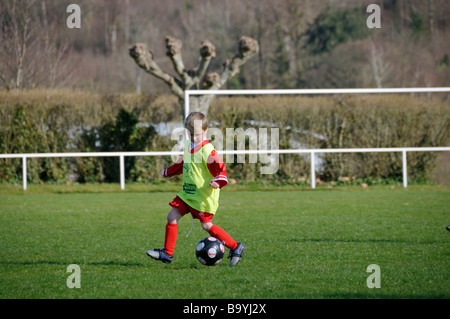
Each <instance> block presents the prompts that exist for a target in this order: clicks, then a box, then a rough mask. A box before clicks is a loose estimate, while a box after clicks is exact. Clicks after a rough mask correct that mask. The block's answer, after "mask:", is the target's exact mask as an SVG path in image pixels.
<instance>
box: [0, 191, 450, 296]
mask: <svg viewBox="0 0 450 319" xmlns="http://www.w3.org/2000/svg"><path fill="white" fill-rule="evenodd" d="M174 195H175V192H148V193H146V192H127V191H122V192H121V191H117V192H105V193H93V192H91V193H61V194H57V193H52V192H47V193H45V192H44V193H36V192H34V193H33V192H28V193H26V194H25V195H23V194H21V193H20V192H12V193H8V192H4V191H3V192H1V193H0V221H1V223H0V228H1V229H0V244H1V248H2V249H1V251H0V269H1V274H0V298H3V299H4V298H27V299H28V298H177V299H179V298H181V299H185V298H217V299H229V298H244V299H259V298H263V299H274V298H276V299H278V298H287V299H302V298H314V299H320V298H449V297H450V258H449V257H450V250H449V248H450V245H449V243H450V232H449V231H447V230H446V229H445V227H446V226H447V225H448V224H450V189H449V188H433V187H425V188H421V187H420V186H415V187H414V186H412V187H409V188H408V189H406V190H404V189H400V188H395V189H391V188H389V187H384V188H383V187H380V188H375V189H356V188H349V189H345V188H344V189H333V190H325V189H322V190H320V189H318V190H314V191H312V190H302V191H253V192H250V191H239V192H236V191H227V190H224V191H222V194H221V201H220V204H221V206H220V208H219V211H218V213H217V214H216V216H215V217H214V220H213V221H214V222H215V223H216V224H217V225H219V226H221V227H222V228H224V229H225V230H227V231H228V233H229V234H230V235H232V236H233V237H234V238H235V239H236V240H238V241H242V242H244V243H245V244H246V245H247V247H248V249H247V252H246V254H245V257H244V258H243V260H242V261H241V263H240V264H239V265H238V266H236V267H233V268H230V267H228V260H224V261H223V262H222V263H220V264H219V265H217V266H215V267H205V266H202V265H201V264H200V263H199V262H198V261H197V260H196V258H195V246H196V244H197V242H198V241H199V240H200V239H202V238H204V237H206V236H207V233H206V232H204V231H203V230H202V229H201V227H200V223H199V222H198V221H195V224H194V229H193V231H192V233H191V234H190V236H189V237H187V238H186V234H187V233H188V232H189V229H190V227H191V221H192V219H191V218H190V217H189V216H186V217H184V218H183V219H181V221H180V224H179V233H178V242H177V247H176V252H175V260H174V262H173V263H172V264H171V265H166V264H163V263H160V262H156V261H153V260H151V259H150V258H149V257H147V256H146V254H145V251H146V250H147V249H151V248H157V247H160V246H162V244H163V240H164V226H165V223H166V215H167V213H168V212H169V208H170V207H169V206H168V202H169V201H170V200H171V199H172V198H173V197H174ZM70 264H77V265H79V266H80V269H81V288H80V289H77V288H74V289H69V288H68V287H67V285H66V280H67V278H68V276H69V275H70V273H67V267H68V266H69V265H70ZM371 264H377V265H379V267H380V271H381V288H373V289H369V288H368V287H367V284H366V281H367V278H368V276H369V275H370V273H368V272H366V269H367V267H368V266H369V265H371Z"/></svg>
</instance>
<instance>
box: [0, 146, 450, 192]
mask: <svg viewBox="0 0 450 319" xmlns="http://www.w3.org/2000/svg"><path fill="white" fill-rule="evenodd" d="M437 151H441V152H442V151H450V147H395V148H332V149H284V150H270V149H269V150H241V151H236V150H224V151H221V152H220V153H221V154H223V155H226V154H235V155H237V154H265V155H266V154H310V157H311V187H312V188H313V189H314V188H316V165H315V162H316V154H318V153H319V154H321V153H324V154H326V153H381V152H385V153H386V152H387V153H394V152H401V153H402V173H403V187H405V188H406V187H407V186H408V167H407V165H408V163H407V152H437ZM182 154H183V152H170V151H168V152H91V153H88V152H86V153H38V154H0V158H22V165H23V168H22V175H23V176H22V181H23V189H24V190H26V189H27V159H28V158H51V157H119V166H120V188H121V189H125V157H130V156H172V155H182Z"/></svg>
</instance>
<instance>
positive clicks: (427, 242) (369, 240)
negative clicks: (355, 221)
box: [287, 238, 446, 245]
mask: <svg viewBox="0 0 450 319" xmlns="http://www.w3.org/2000/svg"><path fill="white" fill-rule="evenodd" d="M287 241H288V242H325V243H402V244H425V245H433V244H445V243H446V242H443V241H437V240H425V241H420V240H417V241H414V240H404V239H374V238H353V239H338V238H336V239H335V238H290V239H288V240H287Z"/></svg>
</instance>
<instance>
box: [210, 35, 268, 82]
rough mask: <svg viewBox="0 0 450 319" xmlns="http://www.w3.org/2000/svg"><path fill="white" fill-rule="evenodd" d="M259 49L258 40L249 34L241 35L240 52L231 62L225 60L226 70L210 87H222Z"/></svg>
mask: <svg viewBox="0 0 450 319" xmlns="http://www.w3.org/2000/svg"><path fill="white" fill-rule="evenodd" d="M258 51H259V45H258V41H256V40H255V39H252V38H250V37H247V36H243V37H241V39H240V40H239V53H238V54H236V55H235V56H234V58H233V59H232V60H231V61H230V62H229V63H226V62H225V64H224V70H223V71H222V73H221V74H220V77H219V78H218V79H216V82H215V83H214V84H213V85H212V86H211V87H210V89H212V90H217V89H219V88H221V87H222V86H223V85H224V84H225V83H226V82H227V81H228V80H229V79H230V78H232V77H233V76H235V75H236V74H238V73H239V71H240V68H241V66H242V65H244V64H245V62H247V60H248V59H250V58H251V57H252V56H253V55H255V54H256V53H257V52H258Z"/></svg>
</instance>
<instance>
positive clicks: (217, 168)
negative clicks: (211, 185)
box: [161, 140, 228, 188]
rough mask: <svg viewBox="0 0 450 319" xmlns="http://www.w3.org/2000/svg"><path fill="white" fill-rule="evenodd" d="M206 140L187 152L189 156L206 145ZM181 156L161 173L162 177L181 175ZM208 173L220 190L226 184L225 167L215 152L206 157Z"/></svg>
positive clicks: (182, 162)
mask: <svg viewBox="0 0 450 319" xmlns="http://www.w3.org/2000/svg"><path fill="white" fill-rule="evenodd" d="M208 143H209V141H208V140H204V141H203V142H202V143H201V144H197V145H196V146H195V147H194V148H192V149H191V150H190V151H189V152H190V153H191V154H195V153H197V152H198V151H199V150H200V149H201V148H202V147H203V146H204V145H205V144H208ZM183 164H184V161H183V156H181V157H180V158H179V159H178V160H177V161H176V162H175V164H173V165H171V166H170V167H168V168H166V169H164V170H163V171H162V172H161V175H162V176H166V177H170V176H175V175H180V174H183ZM206 165H207V167H208V169H209V172H210V173H211V175H212V176H214V179H213V181H215V182H217V183H218V184H219V188H222V187H224V186H226V185H227V184H228V179H227V169H226V167H225V163H224V162H223V161H222V159H221V158H220V156H219V154H217V152H216V151H215V150H213V151H212V152H211V154H209V156H208V160H207V163H206Z"/></svg>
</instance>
